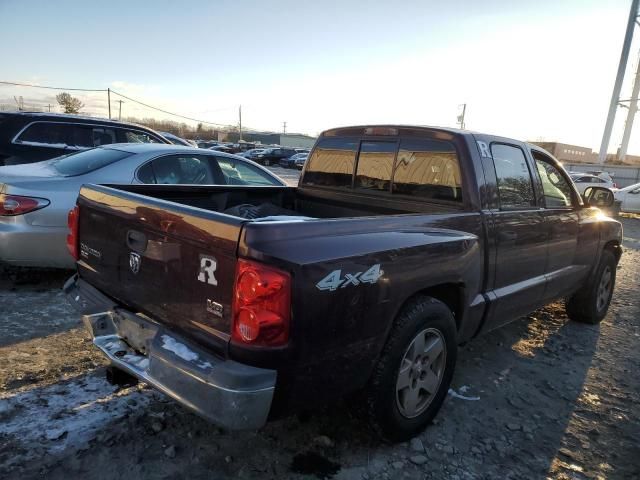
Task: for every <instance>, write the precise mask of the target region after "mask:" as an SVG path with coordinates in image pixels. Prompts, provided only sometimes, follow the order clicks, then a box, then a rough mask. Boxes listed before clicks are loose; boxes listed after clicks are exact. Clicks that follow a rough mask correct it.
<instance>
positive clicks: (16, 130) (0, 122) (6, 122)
mask: <svg viewBox="0 0 640 480" xmlns="http://www.w3.org/2000/svg"><path fill="white" fill-rule="evenodd" d="M129 142H131V143H170V142H169V140H167V139H165V138H164V137H162V135H160V134H159V133H157V132H154V131H153V130H151V129H149V128H146V127H143V126H141V125H134V124H132V123H125V122H117V121H115V120H106V119H102V118H93V117H83V116H80V115H67V114H64V115H63V114H56V113H28V112H12V113H7V112H2V113H0V166H2V165H18V164H22V163H33V162H40V161H42V160H48V159H50V158H54V157H59V156H60V155H64V154H66V153H69V152H74V151H78V150H86V149H87V148H93V147H98V146H101V145H109V144H112V143H129Z"/></svg>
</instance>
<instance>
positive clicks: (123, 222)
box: [78, 185, 244, 356]
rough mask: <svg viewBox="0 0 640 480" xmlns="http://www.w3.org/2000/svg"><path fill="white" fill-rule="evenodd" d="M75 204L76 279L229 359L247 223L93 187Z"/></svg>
mask: <svg viewBox="0 0 640 480" xmlns="http://www.w3.org/2000/svg"><path fill="white" fill-rule="evenodd" d="M78 205H79V208H80V213H79V226H78V237H79V255H80V259H79V261H78V274H79V276H80V277H81V278H83V279H84V280H86V281H87V282H88V283H90V284H91V285H93V286H94V287H95V288H97V289H99V290H101V291H102V292H103V293H105V294H106V295H108V296H110V297H112V298H113V299H115V300H116V301H117V302H118V303H119V304H121V305H122V306H123V307H124V308H126V309H128V310H130V311H132V312H134V313H141V314H144V315H146V316H147V317H149V318H150V319H151V320H152V321H155V322H158V323H161V324H164V325H166V326H168V327H169V328H171V329H173V330H175V331H177V332H180V333H181V334H183V335H185V336H188V337H191V338H193V339H195V340H196V341H198V342H199V343H201V344H204V345H207V346H209V347H210V348H213V349H214V351H216V352H217V353H219V354H220V355H222V356H226V351H227V343H228V340H229V336H230V332H231V302H232V295H233V281H234V276H235V268H236V250H237V244H238V239H239V237H240V231H241V228H242V224H243V222H244V220H242V219H239V218H236V217H231V216H228V215H223V214H219V213H215V212H210V211H207V210H203V209H200V208H195V207H190V206H186V205H182V204H178V203H174V202H169V201H166V200H160V199H155V198H152V197H149V196H143V195H139V194H135V193H130V192H126V191H123V190H118V189H116V188H111V187H103V186H96V185H91V186H84V187H83V188H82V189H81V190H80V196H79V197H78Z"/></svg>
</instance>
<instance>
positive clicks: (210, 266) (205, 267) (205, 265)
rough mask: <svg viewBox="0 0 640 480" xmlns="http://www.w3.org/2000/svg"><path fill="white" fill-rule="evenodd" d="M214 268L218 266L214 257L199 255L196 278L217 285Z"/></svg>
mask: <svg viewBox="0 0 640 480" xmlns="http://www.w3.org/2000/svg"><path fill="white" fill-rule="evenodd" d="M216 268H218V262H217V261H216V259H215V258H213V257H207V256H206V255H200V272H198V280H199V281H201V282H202V283H208V284H209V285H218V280H216V276H215V273H216Z"/></svg>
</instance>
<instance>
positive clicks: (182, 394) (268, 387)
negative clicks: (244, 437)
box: [64, 275, 276, 430]
mask: <svg viewBox="0 0 640 480" xmlns="http://www.w3.org/2000/svg"><path fill="white" fill-rule="evenodd" d="M64 291H65V293H66V295H67V298H68V299H69V301H70V303H71V304H72V305H74V307H76V308H77V309H78V310H79V311H80V312H81V313H82V314H83V316H82V320H83V322H84V324H85V326H86V328H87V330H88V331H89V333H90V334H91V337H92V338H93V343H94V345H95V346H96V347H98V348H99V349H100V350H101V351H102V353H103V354H104V355H105V356H106V357H107V358H109V360H110V361H111V363H112V364H113V365H114V366H116V367H118V368H120V369H122V370H124V371H126V372H128V373H130V374H131V375H134V376H135V377H137V378H138V379H140V380H142V381H143V382H145V383H148V384H149V385H151V386H153V387H155V388H156V389H158V390H159V391H161V392H163V393H165V394H166V395H168V396H170V397H171V398H173V399H175V400H176V401H177V402H178V403H180V404H182V405H183V406H185V407H187V408H189V409H190V410H192V411H194V412H195V413H197V414H199V415H201V416H202V417H204V418H206V419H207V420H209V421H211V422H212V423H215V424H217V425H220V426H222V427H225V428H229V429H236V430H238V429H257V428H259V427H261V426H262V425H264V424H265V423H266V421H267V417H268V415H269V411H270V409H271V401H272V399H273V393H274V390H275V383H276V371H275V370H267V369H261V368H256V367H251V366H248V365H244V364H241V363H238V362H234V361H232V360H224V359H221V358H219V357H217V356H215V355H212V354H211V353H208V352H207V351H205V350H203V349H202V348H200V347H199V346H198V345H195V344H193V343H192V342H190V341H188V340H185V339H183V338H181V337H179V336H178V335H176V334H174V333H172V332H171V331H169V330H167V329H166V328H165V327H163V326H162V325H160V324H158V323H155V322H153V321H152V320H150V319H148V318H146V317H143V316H141V315H135V314H134V313H132V312H129V311H127V310H124V309H122V308H119V307H117V305H115V304H114V302H112V301H111V300H110V299H108V298H107V297H106V296H104V295H103V294H102V293H100V292H99V291H98V290H96V289H95V288H93V287H91V286H90V285H89V284H87V283H86V282H84V281H82V280H80V279H78V277H77V275H74V276H73V277H72V278H70V279H69V280H68V281H67V283H66V284H65V286H64Z"/></svg>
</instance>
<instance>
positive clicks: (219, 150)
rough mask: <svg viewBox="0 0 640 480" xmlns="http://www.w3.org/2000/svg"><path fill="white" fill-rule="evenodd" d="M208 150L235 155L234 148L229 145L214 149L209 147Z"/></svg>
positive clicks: (218, 146) (216, 146) (214, 147)
mask: <svg viewBox="0 0 640 480" xmlns="http://www.w3.org/2000/svg"><path fill="white" fill-rule="evenodd" d="M208 150H213V151H216V152H225V153H233V148H232V147H230V146H229V145H214V146H213V147H209V148H208Z"/></svg>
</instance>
